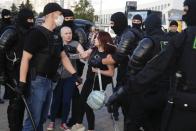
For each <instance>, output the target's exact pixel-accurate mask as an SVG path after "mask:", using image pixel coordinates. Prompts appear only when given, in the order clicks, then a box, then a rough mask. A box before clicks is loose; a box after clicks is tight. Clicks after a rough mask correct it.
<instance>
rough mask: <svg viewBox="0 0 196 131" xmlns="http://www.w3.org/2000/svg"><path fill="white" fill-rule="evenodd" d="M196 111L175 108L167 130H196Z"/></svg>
mask: <svg viewBox="0 0 196 131" xmlns="http://www.w3.org/2000/svg"><path fill="white" fill-rule="evenodd" d="M195 122H196V112H195V111H186V110H181V109H178V108H175V107H174V109H173V111H172V115H171V117H170V120H169V125H168V130H167V131H196V124H195Z"/></svg>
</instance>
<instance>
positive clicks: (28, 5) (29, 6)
mask: <svg viewBox="0 0 196 131" xmlns="http://www.w3.org/2000/svg"><path fill="white" fill-rule="evenodd" d="M25 7H26V8H27V9H30V10H33V5H32V4H31V2H30V1H29V0H27V1H26V3H25Z"/></svg>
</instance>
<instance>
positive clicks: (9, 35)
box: [0, 28, 17, 48]
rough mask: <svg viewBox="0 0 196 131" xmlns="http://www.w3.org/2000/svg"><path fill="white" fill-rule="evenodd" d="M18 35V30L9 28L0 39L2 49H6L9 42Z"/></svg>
mask: <svg viewBox="0 0 196 131" xmlns="http://www.w3.org/2000/svg"><path fill="white" fill-rule="evenodd" d="M16 34H17V31H16V28H7V29H6V30H5V31H4V32H3V34H2V35H1V37H0V48H5V46H6V44H7V42H8V41H9V40H10V39H12V38H13V36H15V35H16Z"/></svg>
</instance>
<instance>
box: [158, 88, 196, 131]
mask: <svg viewBox="0 0 196 131" xmlns="http://www.w3.org/2000/svg"><path fill="white" fill-rule="evenodd" d="M174 98H175V99H174V104H173V108H172V110H171V111H170V112H171V113H170V114H169V117H167V118H168V124H167V126H166V127H167V128H166V129H165V128H164V126H162V128H163V129H164V131H196V124H195V122H196V90H195V89H193V90H190V91H177V92H176V95H175V97H174ZM164 113H165V114H164V117H165V116H167V115H168V114H167V112H164ZM164 117H163V118H164Z"/></svg>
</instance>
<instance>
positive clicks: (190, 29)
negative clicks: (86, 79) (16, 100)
mask: <svg viewBox="0 0 196 131" xmlns="http://www.w3.org/2000/svg"><path fill="white" fill-rule="evenodd" d="M195 11H196V1H195V0H185V2H184V14H183V17H182V19H183V20H184V21H185V22H186V24H187V29H185V30H184V31H183V32H182V33H180V34H179V35H178V36H177V37H176V40H172V41H171V42H169V44H168V45H167V46H166V48H165V49H164V50H163V51H161V52H160V53H159V54H158V55H157V56H156V57H154V59H152V60H151V61H150V62H148V63H147V64H146V65H145V67H144V68H143V69H142V70H141V71H140V72H139V73H138V74H137V75H136V76H135V77H134V78H132V79H131V80H129V83H128V86H126V87H125V88H123V89H125V90H121V92H120V91H119V92H118V93H117V94H116V97H114V96H113V98H110V100H109V105H111V104H112V103H113V102H114V101H116V100H117V99H119V98H120V96H121V95H122V94H123V93H125V91H130V92H131V93H132V94H134V93H142V92H143V91H144V90H146V87H147V88H149V86H150V85H152V83H154V81H157V80H160V78H161V77H160V76H162V75H163V74H164V73H165V72H166V71H168V69H172V70H171V73H173V74H176V80H175V81H176V82H175V86H172V88H171V89H170V91H171V93H170V94H171V97H169V98H170V99H169V101H168V105H170V107H172V108H171V110H170V111H168V110H167V111H166V112H167V113H168V114H165V115H164V116H163V119H166V118H165V117H166V116H167V115H168V116H167V123H166V125H164V128H162V130H163V131H187V130H188V131H194V130H196V126H195V123H194V122H195V120H196V114H195V97H196V95H195V85H196V83H195V81H196V80H195V78H196V77H195V74H196V73H195V66H196V63H195V61H194V58H195V45H196V43H195V36H196V17H195ZM163 72H164V73H163ZM176 72H177V73H176ZM164 124H165V123H164Z"/></svg>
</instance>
